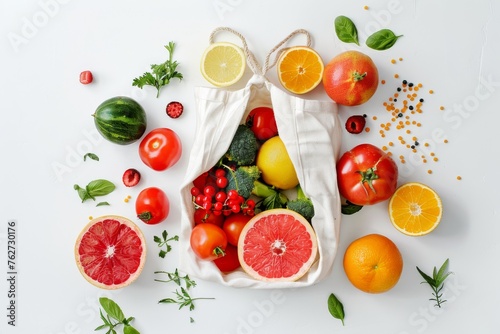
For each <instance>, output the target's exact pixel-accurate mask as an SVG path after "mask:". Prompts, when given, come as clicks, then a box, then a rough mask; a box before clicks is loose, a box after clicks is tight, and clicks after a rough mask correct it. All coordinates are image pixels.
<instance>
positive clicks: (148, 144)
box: [139, 128, 182, 171]
mask: <svg viewBox="0 0 500 334" xmlns="http://www.w3.org/2000/svg"><path fill="white" fill-rule="evenodd" d="M181 154H182V143H181V139H180V138H179V136H178V135H177V134H176V133H175V132H174V131H173V130H171V129H167V128H157V129H154V130H152V131H151V132H149V133H148V134H147V135H146V136H145V137H144V138H143V139H142V141H141V143H140V144H139V156H140V158H141V160H142V161H143V162H144V163H145V164H146V165H147V166H149V167H151V168H152V169H154V170H156V171H163V170H166V169H167V168H170V167H172V166H173V165H175V164H176V163H177V161H179V159H180V158H181Z"/></svg>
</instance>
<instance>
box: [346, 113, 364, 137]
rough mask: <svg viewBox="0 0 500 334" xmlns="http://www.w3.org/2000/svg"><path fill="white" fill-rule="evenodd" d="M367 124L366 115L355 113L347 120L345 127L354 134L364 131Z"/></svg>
mask: <svg viewBox="0 0 500 334" xmlns="http://www.w3.org/2000/svg"><path fill="white" fill-rule="evenodd" d="M365 125H366V115H354V116H351V117H349V118H348V119H347V121H346V122H345V129H346V130H347V132H349V133H352V134H358V133H361V131H363V129H364V128H365Z"/></svg>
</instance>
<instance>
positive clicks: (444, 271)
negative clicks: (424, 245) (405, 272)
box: [417, 259, 451, 308]
mask: <svg viewBox="0 0 500 334" xmlns="http://www.w3.org/2000/svg"><path fill="white" fill-rule="evenodd" d="M448 263H449V259H446V261H444V263H443V264H442V265H441V268H439V270H437V268H436V267H434V270H433V271H432V277H431V276H429V275H427V274H426V273H424V272H423V271H422V270H420V269H419V268H418V267H417V271H418V272H419V273H420V275H421V276H422V277H423V278H424V280H425V281H423V282H421V284H423V283H427V284H429V286H430V287H431V289H432V295H433V296H434V298H430V299H429V300H433V301H435V302H436V304H435V305H434V306H437V307H439V308H440V307H441V305H442V304H443V303H444V302H446V300H444V299H442V297H443V293H442V291H443V288H444V281H445V279H446V278H447V277H448V276H449V275H450V274H451V272H448Z"/></svg>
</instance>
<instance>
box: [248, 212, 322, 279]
mask: <svg viewBox="0 0 500 334" xmlns="http://www.w3.org/2000/svg"><path fill="white" fill-rule="evenodd" d="M317 252H318V243H317V240H316V233H315V232H314V230H313V228H312V227H311V225H310V224H309V222H308V221H307V220H306V219H305V218H304V217H302V216H301V215H299V214H298V213H296V212H294V211H291V210H288V209H272V210H266V211H263V212H261V213H258V214H256V215H255V216H254V217H253V218H252V219H250V220H249V221H248V223H247V224H246V225H245V227H244V228H243V230H242V231H241V235H240V239H239V241H238V257H239V259H240V264H241V267H242V268H243V270H244V271H245V272H246V273H247V274H248V275H250V276H251V277H253V278H255V279H257V280H261V281H268V282H292V281H296V280H298V279H299V278H301V277H302V276H303V275H304V274H305V273H306V272H307V271H308V270H309V269H310V268H311V265H312V264H313V262H314V261H315V259H316V255H317Z"/></svg>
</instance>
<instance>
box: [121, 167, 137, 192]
mask: <svg viewBox="0 0 500 334" xmlns="http://www.w3.org/2000/svg"><path fill="white" fill-rule="evenodd" d="M140 180H141V173H139V171H138V170H137V169H134V168H129V169H127V170H126V171H125V172H124V173H123V176H122V181H123V184H124V185H125V186H126V187H133V186H135V185H137V184H138V183H139V181H140Z"/></svg>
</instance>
